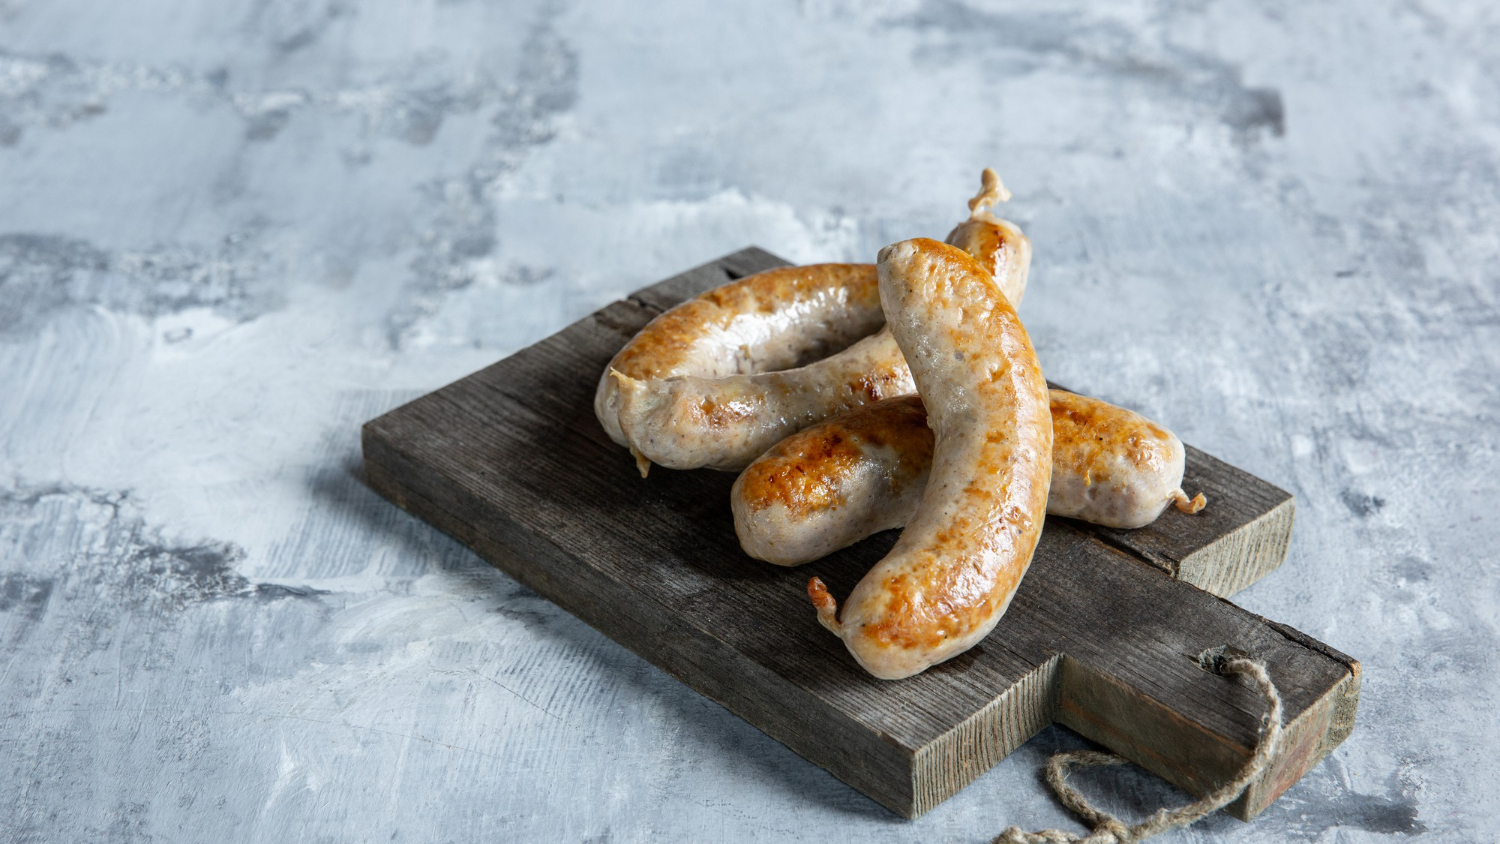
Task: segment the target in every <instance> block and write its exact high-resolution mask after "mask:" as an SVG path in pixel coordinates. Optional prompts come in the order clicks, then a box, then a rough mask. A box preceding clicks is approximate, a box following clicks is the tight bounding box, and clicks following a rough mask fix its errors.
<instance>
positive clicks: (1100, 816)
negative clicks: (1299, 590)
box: [994, 651, 1282, 844]
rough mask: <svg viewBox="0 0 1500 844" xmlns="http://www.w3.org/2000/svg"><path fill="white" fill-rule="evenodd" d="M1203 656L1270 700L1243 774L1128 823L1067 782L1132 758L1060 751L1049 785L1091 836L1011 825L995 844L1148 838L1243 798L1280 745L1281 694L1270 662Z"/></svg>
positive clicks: (1113, 842) (1121, 843)
mask: <svg viewBox="0 0 1500 844" xmlns="http://www.w3.org/2000/svg"><path fill="white" fill-rule="evenodd" d="M1199 661H1200V662H1202V664H1203V666H1204V667H1205V668H1207V669H1208V670H1210V671H1213V672H1214V673H1216V674H1224V675H1235V674H1243V675H1245V676H1246V677H1248V678H1249V679H1250V682H1251V683H1253V684H1254V685H1255V687H1256V688H1257V689H1258V690H1259V691H1260V694H1261V696H1262V697H1264V698H1265V700H1266V720H1267V721H1268V722H1269V723H1267V724H1266V726H1265V728H1264V729H1263V730H1262V732H1261V736H1260V741H1259V742H1257V743H1256V745H1255V753H1253V754H1252V755H1251V756H1250V761H1249V762H1247V763H1246V764H1245V767H1244V769H1243V770H1241V771H1240V773H1239V776H1237V777H1235V778H1234V779H1233V780H1231V781H1229V782H1227V783H1225V784H1224V785H1223V786H1222V787H1220V788H1219V789H1218V790H1216V791H1214V792H1212V793H1210V794H1208V795H1206V796H1204V798H1203V799H1202V800H1199V801H1197V802H1195V803H1189V804H1187V805H1186V806H1182V807H1180V808H1177V809H1162V810H1160V811H1158V812H1157V813H1156V814H1154V815H1152V816H1151V817H1149V818H1147V819H1146V820H1144V821H1142V822H1140V823H1138V824H1136V825H1134V826H1127V825H1126V824H1125V823H1124V822H1123V821H1121V820H1120V819H1119V818H1117V817H1115V816H1114V815H1111V814H1110V813H1108V812H1105V811H1102V810H1099V809H1095V808H1094V807H1093V806H1091V805H1089V801H1088V800H1086V799H1084V796H1083V795H1082V794H1080V793H1078V790H1077V789H1075V788H1074V787H1073V786H1071V785H1068V771H1069V770H1071V769H1073V768H1094V767H1099V766H1102V765H1124V764H1126V762H1127V760H1125V759H1123V758H1121V757H1119V756H1116V755H1115V754H1113V753H1101V752H1099V751H1096V750H1077V751H1073V752H1070V753H1059V754H1057V755H1055V756H1053V757H1052V758H1051V759H1050V760H1048V762H1047V784H1048V785H1050V786H1051V787H1052V790H1053V791H1054V792H1056V793H1057V798H1058V799H1059V800H1061V801H1062V804H1063V805H1064V806H1067V807H1068V808H1069V809H1071V810H1072V811H1073V813H1074V814H1076V815H1078V816H1079V817H1081V818H1082V819H1083V820H1084V822H1085V823H1087V824H1088V825H1089V827H1090V828H1092V829H1093V832H1091V833H1089V834H1088V835H1086V836H1084V835H1078V834H1076V833H1072V832H1067V831H1064V830H1061V829H1044V830H1042V831H1040V832H1026V831H1025V830H1022V829H1020V828H1018V827H1014V826H1012V827H1009V828H1007V829H1006V830H1005V831H1004V832H1002V833H1000V835H999V837H998V838H996V839H995V841H994V844H1129V842H1135V841H1144V840H1145V839H1147V838H1150V837H1151V836H1153V835H1157V834H1159V833H1162V832H1166V831H1167V830H1169V829H1175V828H1176V827H1179V826H1186V825H1187V824H1190V823H1192V822H1193V821H1196V820H1198V819H1199V818H1202V817H1204V816H1206V815H1209V814H1211V813H1213V812H1216V811H1218V810H1219V809H1222V808H1224V807H1225V806H1227V805H1229V804H1230V803H1231V802H1232V801H1233V800H1234V799H1235V798H1236V797H1239V796H1240V793H1241V792H1243V791H1244V790H1245V788H1246V787H1247V786H1248V785H1250V783H1251V782H1252V781H1254V780H1255V778H1256V777H1258V776H1260V774H1261V772H1262V771H1264V770H1265V769H1266V766H1267V765H1269V764H1270V762H1271V759H1272V758H1273V757H1274V756H1275V755H1276V751H1277V748H1278V747H1279V746H1280V745H1281V731H1282V723H1281V717H1282V712H1281V695H1280V694H1279V693H1278V692H1277V691H1276V686H1275V684H1274V683H1272V682H1271V676H1270V675H1269V674H1268V673H1266V665H1265V663H1263V662H1260V661H1259V660H1253V659H1248V658H1245V657H1240V656H1219V655H1215V654H1213V653H1212V651H1204V653H1203V655H1201V656H1200V657H1199Z"/></svg>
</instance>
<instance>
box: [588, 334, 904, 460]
mask: <svg viewBox="0 0 1500 844" xmlns="http://www.w3.org/2000/svg"><path fill="white" fill-rule="evenodd" d="M612 375H613V377H614V379H615V380H616V381H617V382H618V384H619V386H618V392H619V408H620V411H619V420H620V426H621V428H622V430H623V431H624V432H625V434H626V436H627V437H628V438H629V440H630V442H631V444H632V445H633V446H634V448H635V450H636V452H637V453H638V454H639V455H640V456H642V457H645V458H646V459H647V460H649V461H651V462H654V463H660V464H661V465H663V466H666V467H667V468H669V469H695V468H698V467H707V468H710V469H723V470H726V471H739V470H740V469H743V468H745V467H746V466H748V465H749V464H750V462H751V461H753V460H754V459H755V458H756V457H759V456H760V455H761V454H763V453H764V452H765V450H766V449H767V448H770V447H771V446H772V445H774V444H775V443H777V442H779V441H781V440H782V439H784V438H785V437H787V436H788V435H790V434H794V433H796V432H797V431H800V430H802V429H803V428H805V427H807V426H808V425H812V424H815V423H817V422H821V421H822V420H824V419H827V418H828V417H830V416H833V415H835V414H838V413H842V412H844V411H846V410H849V409H850V408H854V407H858V406H860V405H862V404H866V403H869V402H873V401H879V400H881V399H885V398H890V397H892V396H902V395H908V394H910V393H911V392H913V391H914V390H915V389H916V385H915V384H914V383H913V382H912V378H911V370H910V369H909V368H907V365H906V359H905V358H903V357H902V356H901V350H900V349H899V348H897V346H896V343H895V341H894V340H892V339H891V335H890V332H889V331H880V332H878V333H876V334H875V335H873V336H870V337H866V338H865V339H863V340H860V341H859V342H857V343H855V344H854V345H853V346H850V347H849V348H848V349H846V350H845V351H843V352H841V353H839V354H836V355H833V356H831V357H827V358H824V359H822V360H820V361H816V362H814V363H810V364H808V365H807V366H802V367H798V368H796V369H788V370H784V371H779V372H763V373H759V374H756V375H730V376H727V377H723V378H700V377H697V376H691V375H689V376H681V377H677V378H669V379H666V380H660V381H643V380H637V379H634V378H631V377H629V376H627V375H625V374H623V373H621V372H618V371H614V372H612ZM642 474H645V468H644V467H642Z"/></svg>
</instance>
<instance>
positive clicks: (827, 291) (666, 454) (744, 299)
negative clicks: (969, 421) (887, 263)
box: [594, 264, 912, 475]
mask: <svg viewBox="0 0 1500 844" xmlns="http://www.w3.org/2000/svg"><path fill="white" fill-rule="evenodd" d="M884 323H885V315H884V313H882V311H881V309H880V294H879V289H878V284H877V277H876V273H875V268H874V266H873V265H870V264H814V265H810V266H803V267H784V268H781V269H775V270H769V271H767V272H763V273H757V274H755V275H752V276H748V277H746V278H742V279H740V280H738V281H734V282H730V283H729V284H725V285H723V286H721V287H717V288H714V289H713V290H710V291H708V292H706V293H703V294H702V295H699V296H696V297H694V298H692V299H689V300H687V301H686V302H683V303H681V304H679V305H677V306H676V307H674V308H671V309H670V310H668V311H666V312H665V313H663V314H661V315H659V316H658V317H656V318H655V319H653V320H652V321H651V322H650V323H649V324H648V325H647V326H646V327H645V328H643V329H642V330H641V331H640V333H638V334H637V335H636V336H635V337H634V338H633V339H632V340H631V341H630V342H629V343H626V344H625V346H624V348H622V349H620V351H619V352H618V353H617V354H616V355H615V356H614V359H613V360H611V361H610V363H609V366H608V367H607V368H606V369H605V371H604V374H603V375H602V376H601V377H600V379H599V387H598V390H597V391H596V392H595V395H594V413H595V415H596V416H598V417H599V423H600V424H601V425H602V426H603V427H604V430H605V432H606V433H608V434H609V437H610V439H612V440H614V441H615V442H617V443H619V444H620V445H624V446H628V447H630V449H631V451H632V453H633V454H634V455H635V457H636V461H637V464H638V465H639V466H640V469H641V474H642V475H645V473H646V469H647V468H648V467H649V465H650V462H649V461H655V462H658V463H662V464H663V465H666V466H669V467H672V468H696V467H698V466H706V465H712V466H713V467H714V468H723V469H738V468H743V467H744V465H745V464H747V463H749V462H750V460H752V459H754V458H755V456H756V455H758V454H760V453H761V452H762V451H764V450H765V449H766V448H768V447H769V446H771V445H772V444H774V443H775V442H776V441H777V440H779V439H781V437H782V436H785V435H786V434H787V433H790V432H791V431H790V430H781V429H779V428H778V427H777V426H775V425H773V424H770V422H771V420H773V419H774V417H773V416H772V414H774V413H776V412H777V411H778V410H781V409H783V408H782V406H781V405H780V404H778V401H777V400H776V397H775V396H770V397H764V398H765V400H763V401H759V402H750V403H749V404H747V396H750V395H751V394H752V393H751V391H753V389H754V388H755V386H756V385H757V383H758V382H757V381H756V380H755V378H756V376H758V375H762V374H767V373H773V372H776V373H778V377H777V378H775V379H771V380H770V382H769V383H767V384H765V386H766V387H768V388H770V387H774V388H775V389H776V390H779V391H780V393H779V395H780V396H781V397H783V398H784V399H787V400H792V401H793V402H794V403H795V400H796V399H799V398H800V399H801V400H802V405H801V406H800V407H798V408H795V409H796V410H799V411H800V414H799V415H798V418H800V419H806V420H808V421H809V422H813V421H818V420H819V419H823V418H826V417H828V416H831V415H833V414H836V413H838V412H840V411H842V410H845V409H847V408H848V407H851V406H853V405H851V404H848V403H847V402H839V401H834V402H832V403H831V404H830V405H829V406H828V407H827V408H823V409H821V410H820V409H819V408H818V407H817V406H816V395H817V393H818V392H819V391H821V390H829V391H830V392H838V391H839V389H840V388H844V392H847V393H851V394H852V392H853V391H854V390H855V389H861V388H863V386H864V384H863V381H864V380H869V381H873V382H875V383H876V384H877V388H876V389H873V390H869V391H862V394H864V395H866V397H867V400H873V398H884V397H887V396H891V395H899V394H900V392H901V391H902V390H904V391H905V392H911V390H912V385H911V384H910V374H909V372H908V371H907V368H906V364H905V361H904V360H901V358H900V355H899V352H898V351H897V350H896V348H895V344H894V341H890V340H889V339H888V338H887V339H886V340H885V341H884V342H885V343H886V344H887V345H888V346H889V351H888V353H886V354H881V350H880V349H879V348H871V344H866V345H865V346H864V347H860V348H854V347H851V344H854V346H858V345H859V344H858V343H856V341H858V340H860V338H864V337H867V336H869V335H872V334H874V333H875V332H877V331H878V330H879V329H880V327H881V326H882V325H884ZM875 336H879V335H875ZM875 345H876V346H878V345H879V343H878V342H877V344H875ZM846 347H850V348H846ZM840 349H843V350H844V352H843V353H841V354H842V355H843V357H842V359H841V355H840V354H835V355H833V356H832V357H831V358H830V357H826V356H827V355H828V353H829V352H835V351H838V350H840ZM819 359H822V360H819ZM810 361H819V366H818V367H817V368H815V369H811V370H808V369H807V367H805V366H804V365H805V364H807V363H808V362H810ZM860 367H864V368H863V369H861V368H860ZM798 370H801V371H798ZM726 378H733V379H739V380H738V381H737V382H736V383H735V388H736V389H735V390H732V391H730V390H726V391H720V390H718V389H716V387H715V385H714V384H712V383H710V382H712V381H715V380H719V379H726ZM829 379H831V380H829ZM682 381H689V382H690V383H686V384H683V383H678V382H682ZM882 385H884V386H888V387H889V389H884V388H882ZM693 393H696V394H699V395H701V396H705V397H710V398H712V397H717V396H729V395H731V394H732V395H733V396H734V398H733V399H732V400H730V401H728V402H719V401H718V400H717V399H716V398H714V399H713V401H714V405H713V406H705V404H704V403H703V402H702V401H700V402H699V403H698V404H697V405H696V406H694V405H692V404H684V403H683V400H684V397H685V396H688V395H690V394H693ZM872 393H873V398H870V395H871V394H872ZM627 394H628V395H630V396H631V397H632V400H631V401H630V406H629V408H628V410H627V408H626V407H625V406H624V405H625V401H624V399H625V396H626V395H627ZM809 401H811V402H812V403H813V405H814V406H812V407H809V406H808V404H807V403H808V402H809ZM674 413H681V414H685V416H683V417H681V418H674V416H673V414H674ZM757 422H759V423H761V424H759V426H758V427H757V426H756V424H755V423H757ZM746 426H748V427H751V428H755V429H756V434H755V435H754V436H745V435H742V434H741V433H740V432H738V431H736V430H735V429H736V428H739V427H746ZM726 434H727V435H728V439H729V440H730V442H731V444H734V445H737V446H738V447H739V448H740V449H741V451H743V450H750V453H749V454H748V455H745V456H736V455H734V454H730V455H727V456H725V455H720V456H717V457H715V456H714V455H713V451H714V448H715V442H716V439H717V438H719V437H722V436H723V435H726ZM746 441H748V442H750V445H748V446H747V445H745V444H744V443H745V442H746ZM684 445H686V446H687V448H686V449H685V450H684V449H683V446H684ZM705 454H707V455H709V457H708V458H707V459H705V458H704V455H705Z"/></svg>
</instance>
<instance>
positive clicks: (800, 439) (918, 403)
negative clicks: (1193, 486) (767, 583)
mask: <svg viewBox="0 0 1500 844" xmlns="http://www.w3.org/2000/svg"><path fill="white" fill-rule="evenodd" d="M1049 399H1050V404H1051V411H1052V485H1051V489H1050V491H1049V492H1048V494H1047V514H1048V515H1051V516H1065V517H1068V518H1073V519H1080V520H1082V521H1085V522H1090V523H1093V524H1097V525H1103V526H1105V527H1113V528H1125V529H1129V528H1138V527H1143V526H1145V525H1148V524H1150V523H1151V522H1153V521H1155V520H1156V518H1157V517H1158V516H1160V515H1161V513H1162V511H1163V510H1164V509H1166V506H1167V505H1168V504H1169V503H1172V502H1174V501H1175V502H1176V503H1177V507H1178V509H1180V510H1184V511H1185V512H1197V510H1198V509H1199V508H1201V507H1202V506H1203V504H1204V503H1205V500H1204V498H1203V496H1202V495H1201V494H1200V495H1199V496H1198V497H1197V498H1196V499H1194V500H1193V501H1192V502H1189V501H1188V498H1187V496H1186V494H1184V493H1183V492H1182V489H1181V486H1182V469H1183V448H1182V442H1181V441H1180V440H1178V439H1177V437H1176V435H1174V434H1173V433H1172V432H1170V431H1168V430H1166V429H1165V428H1162V427H1161V426H1160V425H1157V424H1156V423H1154V422H1152V421H1151V420H1149V419H1146V418H1145V417H1144V416H1141V415H1139V414H1137V413H1133V412H1131V411H1129V410H1125V409H1124V408H1121V407H1116V406H1114V405H1112V404H1109V403H1108V402H1104V401H1100V400H1099V399H1093V398H1088V397H1086V396H1080V395H1076V394H1074V393H1069V392H1066V391H1063V390H1051V391H1050V392H1049ZM932 441H933V436H932V429H931V428H929V427H928V426H927V411H926V409H925V408H924V407H923V405H922V399H921V398H920V397H918V396H903V397H900V398H894V399H887V400H885V401H881V402H876V403H875V404H869V405H865V406H863V407H859V408H856V409H854V410H851V411H849V412H848V413H845V414H842V415H840V416H836V417H834V418H833V419H829V420H827V421H826V422H822V423H820V424H818V425H814V426H812V427H810V428H806V429H804V430H802V431H800V432H798V433H797V434H795V435H793V436H790V437H787V438H786V439H785V440H783V441H782V442H781V443H779V444H777V445H776V447H775V448H773V449H771V450H770V451H768V452H766V453H765V454H764V455H763V456H761V457H760V458H759V459H758V460H756V461H755V462H754V463H751V464H750V466H749V467H748V468H746V469H745V471H744V472H743V473H741V474H740V477H739V478H738V479H737V480H736V481H735V482H734V489H733V490H732V492H731V494H730V505H731V507H732V509H733V510H734V529H735V533H736V534H738V535H739V538H740V546H741V547H742V548H744V549H745V553H747V554H749V555H750V556H752V557H755V558H756V559H760V560H766V561H767V562H771V563H775V564H777V565H783V566H795V565H801V564H802V563H806V562H810V561H812V560H816V559H818V558H819V557H824V556H827V555H828V554H831V553H833V552H834V551H837V550H838V549H840V548H844V547H847V546H849V545H852V544H854V543H855V542H858V541H859V540H861V539H864V538H865V537H867V536H870V535H872V534H875V533H878V532H880V531H882V530H889V529H891V528H899V527H902V526H904V525H905V524H906V523H907V521H908V520H909V519H910V518H911V516H912V514H913V513H914V512H915V511H916V509H917V505H918V503H919V502H920V501H921V498H922V490H923V489H924V488H925V487H926V485H927V477H928V471H929V470H930V469H931V466H932Z"/></svg>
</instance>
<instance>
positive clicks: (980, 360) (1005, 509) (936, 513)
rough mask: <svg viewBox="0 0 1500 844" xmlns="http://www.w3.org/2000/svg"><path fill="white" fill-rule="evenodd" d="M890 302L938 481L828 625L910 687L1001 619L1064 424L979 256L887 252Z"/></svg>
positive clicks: (929, 250) (1025, 562) (831, 609)
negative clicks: (1056, 428)
mask: <svg viewBox="0 0 1500 844" xmlns="http://www.w3.org/2000/svg"><path fill="white" fill-rule="evenodd" d="M877 266H878V267H879V269H880V299H881V304H882V306H883V308H884V310H885V313H886V317H887V319H888V321H889V324H890V327H891V331H892V334H893V335H894V336H895V338H896V342H897V344H898V345H899V346H900V347H901V351H902V352H903V353H904V354H905V356H906V360H907V362H908V363H909V364H910V365H911V370H912V375H913V377H914V379H915V380H916V384H917V388H918V390H919V392H920V393H921V395H922V396H923V399H924V402H925V404H926V406H927V411H928V418H929V421H930V424H931V425H932V429H933V432H934V441H933V454H932V469H931V474H930V477H929V480H928V483H927V486H926V488H925V490H924V492H923V495H922V500H921V503H920V504H919V505H918V507H917V510H916V512H915V514H913V516H912V518H911V519H910V522H909V524H908V525H907V527H906V530H905V531H903V532H902V534H901V538H900V539H898V540H897V541H896V545H895V547H894V548H892V549H891V552H890V554H888V555H886V557H885V558H884V559H882V560H881V561H880V562H879V563H877V564H876V565H875V566H874V568H872V569H871V570H870V571H869V572H868V573H867V574H866V575H865V577H864V578H863V579H862V580H861V581H860V582H859V585H857V586H856V587H855V588H854V591H853V593H852V594H850V596H849V598H848V600H847V601H846V602H845V604H844V611H843V615H842V618H840V617H839V616H838V614H837V605H836V603H835V602H834V599H833V597H832V596H831V595H829V594H828V591H827V589H826V588H825V587H824V586H823V584H822V581H820V580H818V579H817V578H813V579H812V581H810V582H809V584H808V594H809V596H810V597H811V598H812V599H813V603H814V606H815V607H817V610H818V618H819V620H820V621H821V622H823V624H824V625H825V626H826V627H828V628H829V629H830V630H832V631H833V632H835V633H837V634H838V635H839V636H840V638H842V639H843V640H844V644H845V646H847V647H848V649H849V651H850V653H852V654H853V655H854V658H855V660H856V661H858V662H859V664H860V665H861V666H863V667H864V668H865V670H867V671H869V672H870V673H871V674H873V675H875V676H876V677H880V678H883V679H899V678H902V677H909V676H911V675H913V674H917V673H919V672H921V671H923V670H925V669H926V668H927V667H929V666H931V665H933V664H935V663H939V662H942V661H943V660H946V659H950V658H952V657H954V656H957V655H958V654H960V653H962V652H964V651H966V650H968V649H969V648H971V647H973V646H974V645H975V644H977V643H978V642H979V641H980V640H981V639H983V638H984V637H985V635H987V634H988V633H989V632H990V630H992V629H993V628H994V626H995V623H996V622H997V621H999V620H1000V617H1001V615H1003V614H1004V612H1005V610H1006V608H1007V607H1008V606H1009V605H1010V601H1011V598H1012V597H1014V596H1015V592H1016V588H1017V587H1018V586H1019V585H1020V582H1021V578H1022V576H1023V575H1025V573H1026V569H1027V567H1028V566H1030V564H1031V557H1032V553H1033V552H1034V551H1035V550H1036V543H1037V539H1038V537H1039V536H1040V535H1041V530H1042V523H1043V520H1044V518H1045V516H1046V508H1047V489H1048V485H1049V483H1050V480H1051V473H1052V461H1051V455H1052V416H1051V414H1050V413H1049V411H1048V397H1047V384H1046V381H1045V379H1044V378H1043V377H1042V370H1041V367H1040V366H1039V365H1038V364H1037V360H1036V352H1035V350H1034V349H1033V348H1032V345H1031V340H1030V338H1029V337H1028V336H1027V334H1026V329H1025V327H1024V326H1022V325H1021V321H1020V319H1019V318H1018V317H1017V316H1016V312H1015V309H1014V308H1012V307H1011V304H1010V302H1009V301H1008V300H1007V299H1006V297H1005V295H1004V294H1003V293H1002V292H1001V290H1000V288H999V287H998V286H997V285H996V284H995V282H994V279H993V278H992V277H991V275H990V273H989V272H988V271H987V270H985V268H984V267H983V266H981V265H980V264H979V262H978V261H976V260H975V259H974V258H973V257H971V256H970V255H969V254H968V253H966V252H964V251H962V250H960V249H958V248H955V247H953V246H949V245H947V244H943V243H939V242H938V241H935V240H928V239H926V238H919V239H916V240H908V241H903V242H901V243H897V244H893V245H891V246H887V247H886V248H885V249H882V250H881V252H880V258H879V261H878V263H877Z"/></svg>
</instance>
